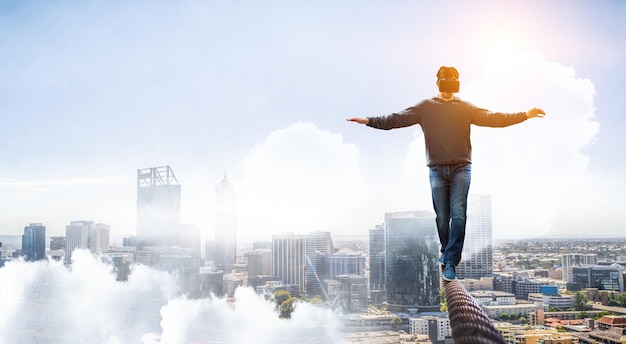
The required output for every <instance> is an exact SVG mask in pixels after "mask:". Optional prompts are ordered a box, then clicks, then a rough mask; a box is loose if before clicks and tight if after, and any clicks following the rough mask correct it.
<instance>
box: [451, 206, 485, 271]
mask: <svg viewBox="0 0 626 344" xmlns="http://www.w3.org/2000/svg"><path fill="white" fill-rule="evenodd" d="M467 203H468V204H467V226H466V228H465V244H464V246H463V254H462V256H461V262H460V263H459V265H458V266H457V267H456V276H457V278H459V279H464V278H473V279H480V278H481V277H491V276H493V229H492V224H491V196H490V195H482V194H475V195H474V194H470V195H469V197H468V200H467Z"/></svg>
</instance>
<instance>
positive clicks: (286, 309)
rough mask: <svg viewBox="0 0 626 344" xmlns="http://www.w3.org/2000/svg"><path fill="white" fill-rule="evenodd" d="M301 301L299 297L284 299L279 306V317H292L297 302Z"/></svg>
mask: <svg viewBox="0 0 626 344" xmlns="http://www.w3.org/2000/svg"><path fill="white" fill-rule="evenodd" d="M297 301H300V300H299V299H298V298H297V297H293V296H292V297H290V298H288V299H287V300H285V301H283V302H282V303H281V304H280V307H279V317H280V318H282V319H289V318H291V313H293V310H294V308H295V303H296V302H297Z"/></svg>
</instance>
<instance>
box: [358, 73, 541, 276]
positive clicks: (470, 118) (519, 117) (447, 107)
mask: <svg viewBox="0 0 626 344" xmlns="http://www.w3.org/2000/svg"><path fill="white" fill-rule="evenodd" d="M436 84H437V87H438V88H439V94H438V95H437V96H436V97H434V98H431V99H425V100H423V101H421V102H420V103H418V104H417V105H414V106H411V107H409V108H407V109H405V110H403V111H401V112H398V113H392V114H390V115H387V116H379V117H365V118H361V117H353V118H348V121H351V122H356V123H360V124H365V125H367V126H369V127H372V128H376V129H384V130H389V129H395V128H403V127H408V126H411V125H414V124H419V125H420V126H421V127H422V131H423V132H424V140H425V143H426V162H427V165H428V167H429V168H430V174H429V177H430V188H431V193H432V199H433V207H434V209H435V213H436V222H437V231H438V234H439V242H440V244H441V256H440V257H439V263H441V264H444V266H445V267H444V273H443V279H444V280H446V281H452V280H454V279H456V271H455V267H456V266H457V265H458V264H459V262H460V261H461V252H462V250H463V242H464V240H465V223H466V220H467V215H466V212H467V194H468V192H469V186H470V179H471V171H472V144H471V142H470V125H471V124H475V125H478V126H484V127H506V126H509V125H513V124H517V123H521V122H523V121H525V120H526V119H528V118H534V117H544V116H545V112H544V111H543V110H541V109H539V108H532V109H530V110H528V111H526V112H518V113H500V112H491V111H488V110H485V109H481V108H479V107H476V106H475V105H473V104H471V103H469V102H467V101H464V100H461V99H459V98H458V97H456V96H455V95H454V94H455V93H456V92H458V91H459V85H460V84H459V72H458V71H457V70H456V68H454V67H441V68H439V70H438V71H437V83H436Z"/></svg>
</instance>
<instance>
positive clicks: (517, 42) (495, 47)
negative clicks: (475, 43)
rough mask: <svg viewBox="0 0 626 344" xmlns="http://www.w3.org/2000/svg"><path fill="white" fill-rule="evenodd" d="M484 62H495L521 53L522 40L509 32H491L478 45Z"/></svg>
mask: <svg viewBox="0 0 626 344" xmlns="http://www.w3.org/2000/svg"><path fill="white" fill-rule="evenodd" d="M479 47H481V51H482V53H483V55H484V56H483V58H484V59H485V61H489V62H497V61H500V60H503V59H506V58H508V57H510V56H511V55H513V54H516V53H519V52H522V51H523V50H524V49H523V42H522V40H521V39H520V38H519V37H518V36H517V35H514V34H511V33H510V32H492V33H490V34H488V35H486V36H483V38H482V39H481V42H480V44H479Z"/></svg>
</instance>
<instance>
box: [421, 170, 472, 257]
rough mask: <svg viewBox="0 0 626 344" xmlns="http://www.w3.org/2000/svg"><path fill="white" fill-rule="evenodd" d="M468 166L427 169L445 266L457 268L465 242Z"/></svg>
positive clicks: (469, 174) (470, 171) (468, 183)
mask: <svg viewBox="0 0 626 344" xmlns="http://www.w3.org/2000/svg"><path fill="white" fill-rule="evenodd" d="M471 176H472V165H469V164H457V165H441V166H431V167H430V175H429V177H430V189H431V191H432V197H433V207H434V208H435V213H436V215H437V217H436V222H437V232H438V234H439V242H440V243H441V253H442V254H443V261H444V263H446V264H450V263H452V264H454V266H457V265H459V262H460V261H461V251H463V242H464V241H465V223H466V221H467V193H468V192H469V186H470V180H471Z"/></svg>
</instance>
